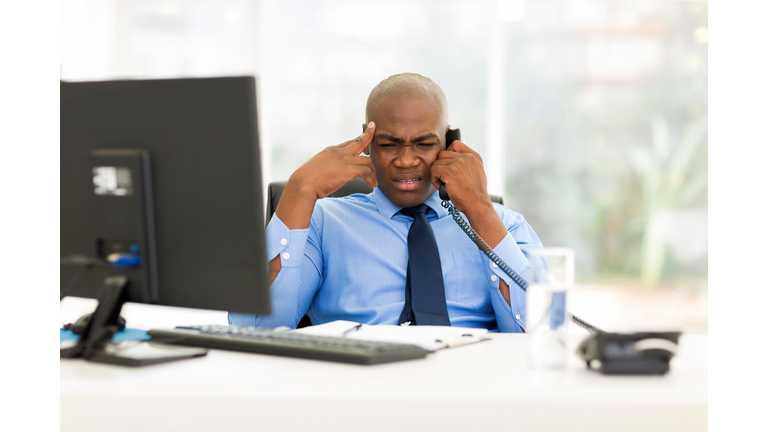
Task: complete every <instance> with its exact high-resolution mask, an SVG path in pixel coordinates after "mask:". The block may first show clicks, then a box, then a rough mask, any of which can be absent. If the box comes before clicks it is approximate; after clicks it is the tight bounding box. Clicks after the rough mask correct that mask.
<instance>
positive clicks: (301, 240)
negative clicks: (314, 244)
mask: <svg viewBox="0 0 768 432" xmlns="http://www.w3.org/2000/svg"><path fill="white" fill-rule="evenodd" d="M308 236H309V228H304V229H294V230H292V229H289V228H288V227H287V226H285V224H284V223H283V221H281V220H280V218H279V217H277V214H275V215H273V216H272V219H271V220H270V221H269V225H267V231H266V240H267V262H270V261H272V260H273V259H274V258H275V257H276V256H278V255H280V264H281V265H282V267H300V266H301V261H302V260H300V259H299V258H300V257H302V256H304V247H305V246H306V244H307V237H308Z"/></svg>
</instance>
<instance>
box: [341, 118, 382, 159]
mask: <svg viewBox="0 0 768 432" xmlns="http://www.w3.org/2000/svg"><path fill="white" fill-rule="evenodd" d="M375 130H376V124H375V123H374V122H370V123H368V127H367V128H366V129H365V132H363V134H362V135H360V136H359V137H357V138H355V139H353V140H351V141H348V142H347V145H346V148H348V149H349V150H350V152H351V153H352V154H354V155H355V156H357V155H359V154H360V153H362V152H363V149H365V148H366V147H368V145H369V144H370V143H371V141H373V133H374V132H375Z"/></svg>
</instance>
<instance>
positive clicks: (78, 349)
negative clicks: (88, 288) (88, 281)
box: [60, 275, 208, 366]
mask: <svg viewBox="0 0 768 432" xmlns="http://www.w3.org/2000/svg"><path fill="white" fill-rule="evenodd" d="M129 283H130V279H129V278H128V276H125V275H110V276H107V277H106V278H105V279H104V285H103V287H102V289H101V292H100V293H99V299H98V302H99V303H98V306H97V307H96V310H95V311H94V312H93V316H92V317H91V320H90V322H89V323H88V325H87V326H86V328H85V330H84V331H83V332H82V333H81V334H80V338H79V340H78V341H77V344H76V345H74V346H70V347H67V348H61V350H60V357H61V358H77V357H82V358H84V359H86V360H88V361H94V362H100V363H111V364H120V365H125V366H143V365H149V364H156V363H164V362H169V361H174V360H182V359H186V358H192V357H200V356H204V355H206V354H207V352H208V350H207V349H204V348H188V347H179V346H174V345H165V344H159V343H154V342H151V341H126V342H121V343H113V342H112V336H114V334H115V333H117V331H118V327H117V320H118V318H119V317H120V310H121V309H122V308H123V303H125V298H126V292H127V287H128V284H129Z"/></svg>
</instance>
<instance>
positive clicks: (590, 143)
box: [61, 0, 708, 332]
mask: <svg viewBox="0 0 768 432" xmlns="http://www.w3.org/2000/svg"><path fill="white" fill-rule="evenodd" d="M707 27H708V25H707V2H706V1H673V0H645V1H623V0H472V1H468V0H462V1H459V0H455V1H454V0H409V1H396V0H387V1H374V0H325V1H322V0H281V1H277V0H215V1H214V0H68V1H66V2H62V3H61V79H62V80H65V81H84V80H107V79H117V78H131V79H134V78H135V79H139V78H171V77H204V76H227V75H255V76H256V77H257V79H258V94H257V97H258V103H259V116H260V118H259V124H260V134H261V145H262V158H263V159H262V161H263V163H264V171H263V176H264V181H265V184H266V183H267V182H270V181H276V180H286V179H288V177H289V176H290V174H291V173H292V172H293V171H294V170H295V169H296V168H298V167H299V166H300V165H301V164H302V163H303V162H305V161H306V160H307V159H309V158H310V157H311V156H312V155H314V154H315V153H317V152H318V151H320V150H321V149H322V148H324V147H326V146H329V145H333V144H338V143H341V142H343V141H346V140H349V139H351V138H354V137H355V136H357V135H358V134H359V133H360V132H361V130H362V126H361V125H362V124H363V122H364V120H365V118H364V110H365V101H366V98H367V96H368V93H369V92H370V91H371V89H372V88H373V87H374V86H375V85H376V84H377V83H378V82H379V81H381V80H382V79H384V78H386V77H388V76H390V75H392V74H396V73H401V72H416V73H420V74H422V75H424V76H427V77H429V78H431V79H433V80H434V81H435V82H436V83H437V84H439V85H440V86H441V87H442V88H443V90H444V91H445V93H446V96H447V98H448V104H449V110H450V120H451V125H452V127H460V128H461V129H462V135H463V141H464V142H466V143H467V144H468V145H469V146H471V147H473V148H474V149H476V150H477V151H478V152H480V153H481V154H482V155H483V159H484V162H485V166H486V171H487V175H488V187H489V192H490V193H494V194H500V195H503V196H504V199H505V203H506V205H507V206H508V207H510V208H511V209H513V210H515V211H517V212H519V213H521V214H523V215H524V216H525V217H526V219H527V220H528V222H529V223H530V224H531V226H532V227H533V228H534V230H535V231H536V232H537V234H538V235H539V237H540V238H541V240H542V242H543V243H544V245H545V246H568V247H572V248H574V249H575V251H576V258H577V278H576V281H577V290H576V292H575V295H574V296H573V301H572V303H571V310H572V311H573V312H574V313H576V314H577V315H580V316H583V317H585V319H587V320H588V321H590V322H592V323H594V324H595V325H598V326H600V327H604V328H605V329H607V330H621V329H625V328H626V329H637V328H651V329H652V328H665V329H668V328H678V329H685V330H688V331H695V332H706V331H707V304H708V303H707V260H708V239H707V214H708V213H707V194H708V190H707V188H708V185H707V112H708V105H707V43H708V28H707ZM127 307H128V306H127ZM79 314H80V313H79V311H76V312H72V315H73V316H75V317H77V316H79ZM62 320H63V321H64V322H69V321H66V318H65V317H62ZM224 320H225V321H224V322H226V318H224ZM209 321H210V320H209ZM132 327H136V328H141V325H140V324H137V323H136V322H135V321H134V322H133V325H132Z"/></svg>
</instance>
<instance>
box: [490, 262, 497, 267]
mask: <svg viewBox="0 0 768 432" xmlns="http://www.w3.org/2000/svg"><path fill="white" fill-rule="evenodd" d="M491 265H492V266H494V267H498V266H499V265H498V264H496V263H495V262H492V263H491Z"/></svg>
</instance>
